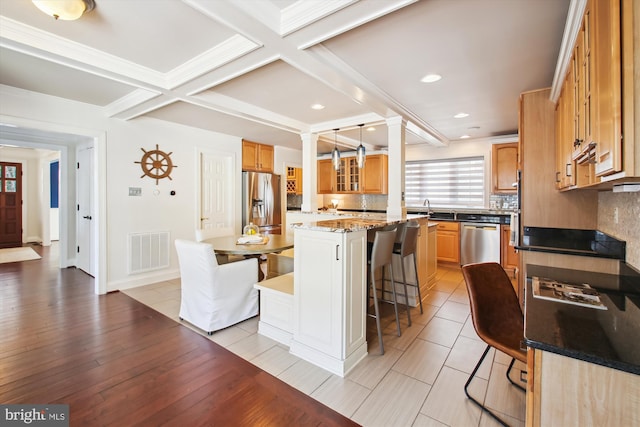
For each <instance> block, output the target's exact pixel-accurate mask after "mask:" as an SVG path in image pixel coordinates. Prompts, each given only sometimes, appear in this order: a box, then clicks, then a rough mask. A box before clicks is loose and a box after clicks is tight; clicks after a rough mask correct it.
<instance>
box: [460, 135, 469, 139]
mask: <svg viewBox="0 0 640 427" xmlns="http://www.w3.org/2000/svg"><path fill="white" fill-rule="evenodd" d="M467 138H471V137H470V136H469V135H462V136H461V137H460V139H467Z"/></svg>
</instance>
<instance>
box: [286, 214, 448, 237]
mask: <svg viewBox="0 0 640 427" xmlns="http://www.w3.org/2000/svg"><path fill="white" fill-rule="evenodd" d="M419 218H426V217H425V216H424V215H406V216H393V215H387V214H382V213H378V214H367V215H359V214H354V213H353V212H352V213H350V215H348V216H345V218H340V219H328V220H323V221H309V222H302V223H293V224H291V225H292V227H293V228H298V229H306V230H317V231H327V232H331V233H348V232H353V231H360V230H371V229H374V228H381V227H384V226H387V225H392V224H399V223H401V222H407V221H411V220H414V219H419ZM435 225H436V224H435V223H430V224H429V226H435Z"/></svg>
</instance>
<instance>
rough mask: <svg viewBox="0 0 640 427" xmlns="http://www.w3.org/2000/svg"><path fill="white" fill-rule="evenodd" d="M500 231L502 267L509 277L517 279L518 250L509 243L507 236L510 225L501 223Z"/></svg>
mask: <svg viewBox="0 0 640 427" xmlns="http://www.w3.org/2000/svg"><path fill="white" fill-rule="evenodd" d="M500 227H501V230H500V231H501V233H500V243H501V245H500V261H501V264H502V268H504V270H505V271H506V272H507V274H508V275H509V277H510V278H512V279H516V281H517V279H518V272H519V270H520V262H519V259H518V252H516V248H515V247H513V246H511V245H509V236H510V234H511V227H510V226H509V225H501V226H500Z"/></svg>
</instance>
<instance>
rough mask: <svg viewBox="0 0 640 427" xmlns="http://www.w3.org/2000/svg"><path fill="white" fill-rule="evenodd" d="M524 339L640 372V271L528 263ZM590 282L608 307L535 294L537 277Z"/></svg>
mask: <svg viewBox="0 0 640 427" xmlns="http://www.w3.org/2000/svg"><path fill="white" fill-rule="evenodd" d="M526 272H527V278H526V285H525V331H524V336H525V343H526V344H527V346H529V347H532V348H537V349H540V350H545V351H550V352H553V353H557V354H561V355H564V356H568V357H572V358H575V359H580V360H584V361H587V362H591V363H596V364H599V365H603V366H607V367H610V368H614V369H619V370H622V371H626V372H631V373H634V374H638V375H640V340H638V337H639V336H640V273H638V272H637V271H635V270H633V269H632V268H630V267H629V266H627V265H626V264H625V263H621V268H620V274H618V275H616V274H605V273H594V272H588V271H579V270H569V269H563V268H554V267H545V266H539V265H527V266H526ZM534 276H537V277H544V278H547V279H553V280H557V281H559V282H563V283H574V284H576V283H577V284H582V283H586V284H589V285H590V286H591V287H593V288H595V289H596V290H597V291H598V292H599V294H600V299H601V301H602V303H603V304H604V305H605V306H606V307H607V310H599V309H596V308H590V307H582V306H578V305H573V304H568V303H565V302H559V301H558V302H556V301H549V300H545V299H540V298H534V297H533V293H532V277H534Z"/></svg>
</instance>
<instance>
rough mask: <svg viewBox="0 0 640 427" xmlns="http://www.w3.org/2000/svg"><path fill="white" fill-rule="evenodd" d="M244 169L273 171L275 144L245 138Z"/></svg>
mask: <svg viewBox="0 0 640 427" xmlns="http://www.w3.org/2000/svg"><path fill="white" fill-rule="evenodd" d="M242 170H244V171H252V172H268V173H273V145H266V144H259V143H257V142H252V141H247V140H245V139H243V140H242Z"/></svg>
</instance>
